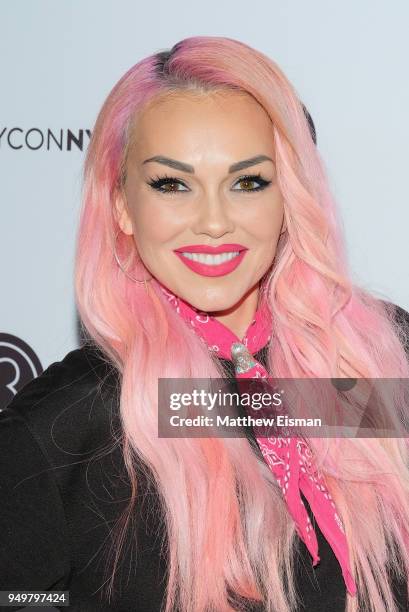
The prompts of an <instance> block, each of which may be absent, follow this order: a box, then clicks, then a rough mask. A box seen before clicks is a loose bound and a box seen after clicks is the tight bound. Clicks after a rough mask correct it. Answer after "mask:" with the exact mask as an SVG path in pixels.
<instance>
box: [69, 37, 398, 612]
mask: <svg viewBox="0 0 409 612" xmlns="http://www.w3.org/2000/svg"><path fill="white" fill-rule="evenodd" d="M226 88H227V89H229V90H231V89H232V88H233V89H234V90H236V91H237V93H238V94H240V93H241V94H244V95H245V94H249V95H252V96H253V97H254V98H255V99H256V100H257V101H258V102H259V103H260V104H261V105H262V106H263V108H264V109H265V111H266V112H267V113H268V115H269V116H270V118H271V121H272V123H273V126H274V145H275V156H276V159H275V163H276V168H277V176H278V182H279V187H280V190H281V193H282V195H283V198H284V206H285V218H286V222H287V232H285V233H284V234H283V235H282V237H281V238H280V241H279V244H278V249H277V253H276V256H275V259H274V262H272V267H271V272H270V274H269V275H268V293H267V295H268V300H269V304H270V307H271V311H272V313H273V314H274V330H273V338H272V341H271V343H270V346H269V352H268V367H269V372H270V374H271V376H273V377H285V378H292V377H294V378H305V377H317V378H320V377H322V378H327V377H345V376H351V377H369V378H377V377H385V378H387V377H396V378H400V377H403V378H406V377H409V365H408V361H407V358H406V355H405V352H404V349H403V346H402V340H403V336H402V331H401V330H400V328H399V327H398V326H397V325H396V324H395V322H394V320H393V313H392V310H391V309H390V308H388V307H387V306H385V304H384V303H382V302H381V300H379V299H376V298H375V297H373V296H371V295H369V293H368V292H366V291H364V290H363V289H359V288H357V287H355V286H354V285H353V284H352V282H351V280H350V274H349V271H348V266H347V261H346V255H345V246H344V242H343V238H342V236H341V232H340V226H341V223H340V222H339V219H338V218H337V212H336V206H335V204H334V199H333V197H332V195H331V193H330V191H329V187H328V181H327V178H326V175H325V171H324V165H323V163H322V161H321V159H320V156H319V153H318V150H317V148H316V146H315V145H314V143H313V141H312V139H311V135H310V132H309V127H308V123H307V120H306V117H305V115H304V112H303V109H302V105H301V103H300V101H299V98H298V96H297V94H296V92H295V90H294V88H293V86H292V85H291V84H290V82H289V81H288V80H287V78H286V77H285V75H284V74H283V72H282V71H281V70H280V68H279V67H278V66H277V64H275V63H274V62H273V61H272V60H271V59H269V58H268V57H267V56H265V55H264V54H262V53H260V52H259V51H256V50H254V49H252V48H251V47H249V46H247V45H245V44H243V43H241V42H238V41H236V40H232V39H229V38H222V37H209V36H196V37H192V38H187V39H185V40H182V41H181V42H179V43H178V44H177V45H175V47H174V48H173V49H172V52H171V53H169V54H168V55H167V54H166V53H159V54H157V55H152V56H149V57H147V58H145V59H143V60H142V61H140V62H138V63H137V64H136V65H135V66H133V67H132V68H131V69H130V70H128V72H127V73H126V74H125V75H124V76H123V77H122V78H121V79H120V80H119V81H118V83H117V84H116V85H115V86H114V88H113V89H112V91H111V92H110V94H109V95H108V97H107V99H106V101H105V102H104V104H103V106H102V109H101V111H100V113H99V115H98V118H97V121H96V124H95V127H94V130H93V133H92V138H91V142H90V145H89V148H88V152H87V157H86V161H85V167H84V185H83V206H82V210H81V218H80V225H79V233H78V240H77V251H76V265H75V291H76V302H77V307H78V312H79V315H80V318H81V321H82V324H83V325H84V327H85V329H86V330H87V332H88V334H89V335H90V337H91V339H92V341H93V342H95V343H96V344H97V345H98V346H99V347H100V348H101V349H102V350H103V351H104V353H105V354H106V356H107V358H108V360H109V361H110V362H111V363H112V364H113V366H114V367H115V368H116V369H117V370H118V372H119V373H120V375H121V394H120V416H121V423H122V449H123V455H124V460H125V464H126V467H127V470H128V473H129V478H130V482H131V484H132V491H133V495H132V499H131V501H130V504H129V507H128V508H127V511H126V513H125V514H124V515H123V516H121V517H119V519H118V524H117V528H118V530H119V532H118V533H119V535H118V537H117V538H115V539H114V540H113V544H112V548H111V551H110V552H111V553H113V556H114V566H113V571H112V573H111V584H110V589H112V584H113V579H114V575H115V570H116V567H117V563H118V560H119V558H120V554H121V550H122V547H123V544H124V540H125V538H126V537H131V534H130V533H129V527H130V524H131V523H132V512H133V508H134V503H135V496H136V490H137V485H138V481H137V478H136V472H135V462H136V461H138V462H139V463H140V462H141V460H142V462H143V464H144V465H146V466H147V468H148V469H149V470H148V471H149V473H150V474H151V475H153V478H154V479H155V483H156V486H157V488H158V491H159V494H160V498H161V503H162V504H163V507H164V510H165V516H166V527H167V534H168V543H169V545H168V553H169V579H168V588H167V597H166V608H165V612H170V611H171V610H173V609H175V607H176V606H177V605H178V606H180V610H181V611H182V612H205V611H208V610H216V611H217V612H227V611H230V610H235V609H236V608H234V607H233V606H232V604H231V602H230V601H229V597H228V590H232V591H233V592H235V593H237V594H239V595H241V596H242V597H245V598H250V599H254V600H264V601H265V606H266V610H268V611H271V612H272V611H274V612H288V611H289V610H290V609H292V608H294V607H296V605H297V596H296V591H295V587H294V566H293V548H294V544H295V538H296V532H295V527H294V523H293V521H292V519H291V518H290V515H289V513H288V511H287V509H286V505H285V503H284V501H283V498H282V495H281V491H280V488H279V486H278V483H277V482H276V480H275V478H274V476H273V475H272V473H271V472H270V470H269V468H268V467H267V465H266V464H265V463H264V462H262V461H261V460H259V459H258V458H257V457H256V455H255V454H254V452H253V451H252V449H251V447H250V445H249V444H248V441H247V439H245V438H237V439H232V438H226V439H225V438H205V439H200V438H195V439H190V438H183V439H182V438H178V439H165V438H160V439H158V437H157V423H158V415H157V411H158V406H157V381H158V378H159V377H169V378H172V377H177V378H179V377H198V378H205V377H222V376H225V373H224V372H223V370H222V369H221V367H220V366H219V364H217V363H216V362H215V360H213V359H212V357H211V356H210V353H209V352H208V351H207V350H206V347H205V345H204V344H203V343H202V342H201V341H200V340H199V339H198V338H197V337H196V336H194V335H193V334H192V333H191V331H190V329H188V327H187V326H186V324H185V323H184V321H183V320H182V319H181V318H180V317H179V316H178V315H177V314H176V313H175V312H174V311H173V309H171V308H170V306H169V305H168V304H167V303H166V301H165V300H164V299H162V297H161V296H160V295H159V294H158V293H157V292H156V291H155V290H153V289H152V287H151V286H149V289H150V290H149V291H148V292H146V291H145V288H144V285H143V284H138V283H134V282H132V281H131V280H129V278H127V276H126V275H125V274H123V272H121V271H120V270H119V268H118V266H117V263H116V261H115V259H114V256H113V247H114V237H115V234H116V232H117V230H118V229H119V226H118V224H117V221H116V217H115V214H114V201H115V198H116V197H120V195H121V185H122V182H123V180H124V176H125V174H126V171H125V168H126V158H127V150H128V146H129V135H130V131H131V126H132V125H133V122H135V121H137V118H138V113H140V112H141V111H142V110H143V109H144V108H145V107H146V105H147V104H148V103H150V102H152V101H153V102H154V101H155V100H158V99H159V96H162V95H166V96H172V95H183V91H186V90H189V92H197V94H198V95H206V94H208V93H210V94H211V93H212V92H213V91H216V90H225V89H226ZM131 241H132V239H131ZM123 246H124V245H122V247H123ZM128 246H129V244H128ZM131 247H132V248H131V253H130V258H131V259H134V255H135V253H136V247H135V244H134V243H133V242H132V244H131ZM122 256H123V252H122ZM132 273H133V274H134V275H136V276H137V278H142V277H143V276H145V275H147V274H148V272H147V270H146V269H145V268H144V266H143V264H142V263H141V262H140V260H138V258H137V257H136V258H135V263H134V266H133V267H132ZM394 408H395V406H392V407H391V411H392V412H393V410H394ZM399 409H400V407H399V397H397V398H396V410H397V411H399ZM310 445H311V449H312V451H313V453H314V456H315V458H316V462H317V466H319V467H320V469H321V471H322V472H323V473H324V475H325V477H326V479H327V484H328V488H329V490H330V492H331V495H332V496H333V498H334V501H335V503H336V504H337V507H338V509H339V513H340V515H341V517H342V520H343V522H344V525H345V529H346V534H347V539H348V543H349V550H350V557H351V566H352V570H353V572H354V575H355V579H356V581H357V585H358V595H359V598H358V597H351V596H350V595H349V594H348V595H347V606H346V610H347V612H354V611H356V610H361V609H364V610H365V611H375V612H381V611H382V612H383V611H384V610H385V609H387V610H390V611H395V610H397V608H396V606H395V603H394V600H393V593H392V588H391V584H390V581H389V575H388V573H387V571H386V570H387V568H386V563H387V560H389V563H390V568H391V571H392V572H395V573H396V574H397V575H398V576H400V577H401V578H402V577H403V579H404V580H405V581H407V579H408V574H409V563H408V553H409V473H408V466H409V457H408V445H407V440H406V439H405V438H401V439H399V438H393V439H383V438H379V439H375V438H361V439H317V438H315V439H311V440H310ZM285 584H287V585H288V586H287V587H286V588H285V586H284V585H285ZM358 599H359V601H358ZM360 605H362V606H363V607H362V608H361V607H359V606H360Z"/></svg>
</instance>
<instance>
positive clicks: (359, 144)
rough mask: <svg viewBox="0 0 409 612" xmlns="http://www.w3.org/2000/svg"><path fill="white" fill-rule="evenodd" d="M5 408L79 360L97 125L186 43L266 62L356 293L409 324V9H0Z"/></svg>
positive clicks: (90, 1)
mask: <svg viewBox="0 0 409 612" xmlns="http://www.w3.org/2000/svg"><path fill="white" fill-rule="evenodd" d="M0 24H1V36H0V50H1V53H0V66H1V70H0V74H1V95H0V172H1V181H0V199H1V219H2V224H1V241H0V249H1V285H2V291H1V296H2V299H1V301H0V308H1V315H0V317H1V319H0V321H1V323H0V368H1V369H0V377H1V380H0V383H1V397H0V406H1V405H3V406H4V405H6V404H7V403H8V401H10V399H11V397H12V396H13V395H14V394H15V392H16V391H18V390H19V388H21V386H22V385H23V384H25V383H26V382H27V381H28V380H30V379H31V378H33V377H34V376H36V375H37V374H38V373H40V372H41V371H42V370H43V369H45V368H46V367H47V366H48V365H49V364H50V363H51V362H53V361H57V360H60V359H61V358H62V357H64V355H65V354H66V353H67V352H68V351H70V350H72V349H74V348H76V347H77V346H79V343H80V338H79V335H78V319H77V314H76V310H75V305H74V293H73V256H74V241H75V234H76V227H77V222H78V213H79V206H80V189H81V172H82V163H83V160H84V153H85V151H86V148H87V145H88V142H89V137H90V134H91V132H92V128H93V124H94V121H95V119H96V115H97V112H98V110H99V108H100V106H101V104H102V102H103V100H104V99H105V97H106V95H107V94H108V92H109V91H110V89H111V88H112V86H113V85H114V83H116V81H117V80H118V79H119V78H120V77H121V76H122V74H123V73H124V72H125V71H126V70H127V69H128V68H129V67H130V66H132V65H133V64H135V63H136V62H137V61H139V60H140V59H141V58H143V57H145V56H147V55H150V54H152V53H154V52H156V51H160V50H165V49H168V48H170V47H172V46H173V45H174V44H175V43H176V42H177V41H178V40H180V39H182V38H185V37H188V36H194V35H217V36H228V37H231V38H236V39H239V40H242V41H243V42H246V43H247V44H249V45H252V46H254V47H256V48H258V49H260V50H261V51H263V52H264V53H266V54H268V55H269V56H270V57H271V58H273V59H274V60H275V61H276V62H277V63H278V64H279V65H280V66H281V68H282V69H283V70H284V72H285V73H286V74H287V76H288V77H289V79H290V80H291V81H292V82H293V84H294V85H295V88H296V90H297V91H298V93H299V95H300V98H301V99H302V100H303V102H304V104H305V105H306V106H307V108H308V110H309V111H310V113H311V116H312V118H313V121H314V123H315V128H316V131H317V138H318V148H319V150H320V153H321V155H322V157H323V158H324V161H325V163H326V167H327V171H328V175H329V178H330V184H331V187H332V190H333V193H334V195H335V197H336V199H337V201H338V204H339V207H340V209H341V215H342V219H343V224H344V228H345V232H346V235H347V244H348V248H349V255H350V262H351V266H352V269H353V270H354V277H355V281H356V282H357V283H359V284H361V285H363V286H365V287H366V288H367V289H369V290H371V291H373V292H374V293H376V294H377V295H379V297H384V298H387V299H389V300H391V301H393V302H395V303H397V304H399V305H401V306H403V307H404V308H406V309H409V282H408V263H409V236H408V226H409V190H408V182H407V177H408V168H409V146H408V143H409V114H408V108H409V80H408V72H409V70H408V58H409V37H408V36H407V32H408V30H409V3H408V2H406V0H401V1H398V0H395V1H393V2H385V1H379V0H377V1H376V0H375V1H374V0H360V2H356V1H353V0H345V1H344V2H342V3H335V2H327V1H325V0H316V1H313V2H301V1H294V0H291V1H286V2H282V1H281V0H280V1H278V0H265V1H259V0H253V2H251V3H248V2H244V1H242V0H234V1H233V0H226V1H225V2H216V1H215V0H207V2H206V3H196V2H187V0H173V1H172V2H168V1H166V2H165V1H163V0H156V2H141V1H139V0H31V1H29V0H0Z"/></svg>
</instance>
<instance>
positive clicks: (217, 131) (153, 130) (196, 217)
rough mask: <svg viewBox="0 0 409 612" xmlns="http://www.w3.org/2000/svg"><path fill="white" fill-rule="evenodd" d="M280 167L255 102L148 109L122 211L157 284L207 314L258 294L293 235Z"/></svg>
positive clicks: (222, 96)
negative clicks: (282, 240) (283, 238)
mask: <svg viewBox="0 0 409 612" xmlns="http://www.w3.org/2000/svg"><path fill="white" fill-rule="evenodd" d="M261 157H262V159H261ZM256 158H257V159H256ZM252 160H253V161H252ZM273 160H274V146H273V127H272V123H271V121H270V119H269V117H268V115H267V113H266V112H265V110H264V109H263V108H262V107H261V106H260V105H259V104H258V103H257V102H256V101H255V100H254V99H253V98H252V97H251V96H249V95H246V94H244V95H243V94H239V93H236V92H227V93H226V92H223V93H218V94H215V93H212V94H211V95H209V94H207V95H200V96H198V95H197V94H196V95H195V94H192V93H187V92H184V93H183V94H182V95H179V96H178V97H177V98H176V99H175V98H173V99H171V98H165V99H162V100H161V101H160V102H159V103H158V102H156V103H155V104H154V105H153V106H150V107H148V108H147V109H146V110H145V112H144V113H142V116H140V117H139V119H138V121H137V122H136V123H135V125H134V126H133V129H132V134H131V145H130V148H129V153H128V157H127V164H126V181H125V184H124V195H125V198H119V199H118V200H117V201H116V210H117V213H118V221H119V224H120V227H121V229H122V231H124V232H125V233H126V234H133V236H134V240H135V244H136V247H137V249H138V252H139V255H140V257H141V259H142V261H143V263H144V265H145V266H146V268H147V269H148V271H149V272H150V274H151V275H152V276H154V277H156V278H157V279H158V280H159V281H160V282H161V283H162V284H163V285H165V287H167V288H168V289H170V290H171V291H172V292H173V293H174V294H176V295H178V296H179V297H181V298H182V299H184V300H186V301H187V302H189V303H190V304H192V305H193V306H195V307H196V308H198V309H200V310H204V311H207V312H216V311H222V310H225V309H229V308H231V307H234V306H235V305H236V304H238V303H239V302H240V301H241V300H242V299H243V298H244V297H245V296H246V294H248V293H249V292H252V291H253V290H257V286H258V283H259V281H260V279H261V277H262V276H263V275H264V273H265V272H266V271H267V270H268V268H269V267H270V265H271V263H272V261H273V259H274V254H275V251H276V246H277V242H278V239H279V236H280V233H281V232H282V231H284V230H285V226H284V224H283V217H284V212H283V200H282V196H281V193H280V191H279V189H278V186H277V179H276V171H275V164H274V162H273ZM257 175H259V176H257ZM125 200H126V201H125ZM223 245H224V246H223ZM219 246H221V251H220V255H219V257H216V258H214V257H215V255H213V257H212V258H211V259H210V258H206V252H207V253H211V252H212V249H209V248H208V247H219ZM196 247H198V250H199V252H200V253H202V254H201V255H197V254H195V255H191V254H190V253H192V252H193V250H194V249H195V248H196ZM177 252H179V254H177ZM222 252H223V253H225V252H230V253H231V254H230V255H228V256H227V257H229V258H232V259H231V260H230V261H228V262H226V261H225V259H226V256H225V255H222V254H221V253H222ZM182 253H188V255H187V256H184V255H182ZM237 253H239V255H237ZM203 258H204V259H203ZM236 258H237V259H236ZM195 260H196V261H195Z"/></svg>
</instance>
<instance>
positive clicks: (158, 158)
mask: <svg viewBox="0 0 409 612" xmlns="http://www.w3.org/2000/svg"><path fill="white" fill-rule="evenodd" d="M263 161H271V162H273V160H272V159H271V157H268V156H267V155H256V156H255V157H250V158H249V159H243V160H242V161H239V162H236V163H235V164H232V165H231V166H230V167H229V173H230V174H231V173H232V172H237V171H238V170H243V168H248V167H249V166H255V165H256V164H259V163H261V162H263ZM148 162H158V163H159V164H163V165H165V166H170V168H175V169H176V170H181V171H182V172H189V173H190V174H194V173H195V169H194V167H193V166H191V165H190V164H185V163H184V162H181V161H178V160H176V159H171V158H170V157H164V156H163V155H154V156H153V157H149V158H148V159H145V161H144V162H143V163H144V164H147V163H148ZM273 163H274V162H273Z"/></svg>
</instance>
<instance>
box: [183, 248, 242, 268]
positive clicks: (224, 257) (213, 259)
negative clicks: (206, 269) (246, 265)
mask: <svg viewBox="0 0 409 612" xmlns="http://www.w3.org/2000/svg"><path fill="white" fill-rule="evenodd" d="M239 254H240V253H239V251H236V252H229V253H219V254H217V255H210V254H209V253H186V252H182V255H183V257H186V258H187V259H191V260H192V261H198V262H199V263H202V264H206V265H208V266H218V265H219V264H221V263H224V262H225V261H230V260H231V259H233V258H234V257H237V256H238V255H239Z"/></svg>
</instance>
